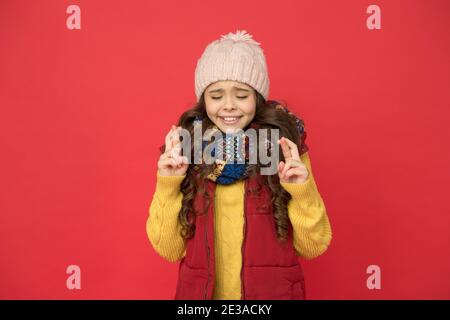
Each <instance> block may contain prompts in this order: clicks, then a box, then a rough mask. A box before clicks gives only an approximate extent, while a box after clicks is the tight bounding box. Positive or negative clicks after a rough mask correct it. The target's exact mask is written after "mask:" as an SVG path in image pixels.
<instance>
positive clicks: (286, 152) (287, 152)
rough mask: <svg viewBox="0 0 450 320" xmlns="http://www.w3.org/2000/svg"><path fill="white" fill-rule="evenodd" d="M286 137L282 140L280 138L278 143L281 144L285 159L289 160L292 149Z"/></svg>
mask: <svg viewBox="0 0 450 320" xmlns="http://www.w3.org/2000/svg"><path fill="white" fill-rule="evenodd" d="M284 139H285V138H284V137H281V139H280V140H278V143H279V144H280V146H281V151H282V152H283V156H284V159H285V160H288V159H290V158H291V151H290V149H289V146H288V145H287V143H286V141H285V140H284Z"/></svg>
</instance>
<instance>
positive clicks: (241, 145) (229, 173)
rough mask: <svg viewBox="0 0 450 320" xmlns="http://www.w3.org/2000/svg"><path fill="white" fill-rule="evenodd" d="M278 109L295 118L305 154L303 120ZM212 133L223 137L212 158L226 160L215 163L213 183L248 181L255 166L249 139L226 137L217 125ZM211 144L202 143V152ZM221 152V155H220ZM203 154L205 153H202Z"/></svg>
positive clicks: (233, 136) (198, 170)
mask: <svg viewBox="0 0 450 320" xmlns="http://www.w3.org/2000/svg"><path fill="white" fill-rule="evenodd" d="M276 108H277V109H281V110H283V111H285V112H286V113H288V114H289V115H290V116H291V117H293V118H294V120H295V123H296V126H297V130H298V132H299V135H300V137H301V142H302V143H301V150H300V152H299V153H300V154H303V153H304V152H306V151H307V150H308V146H307V145H306V144H305V143H304V141H305V139H306V131H305V129H304V122H303V120H301V119H299V118H297V117H296V116H295V115H294V114H293V113H291V112H290V111H288V110H287V109H286V107H283V106H282V105H280V104H279V105H277V106H276ZM195 121H202V118H201V117H196V119H195V120H194V124H195ZM249 128H255V129H257V128H258V126H257V125H255V124H254V123H251V124H250V126H249ZM208 129H212V131H211V132H216V133H218V134H221V135H222V139H221V143H218V144H217V145H216V148H212V149H211V156H212V157H215V156H216V155H219V154H223V155H225V159H226V160H223V159H217V160H216V161H215V163H214V168H213V171H212V172H211V173H210V174H209V175H208V176H207V177H208V179H210V180H211V181H213V182H215V183H218V184H225V185H228V184H232V183H234V182H236V181H239V180H243V179H246V178H247V177H248V174H249V172H250V169H251V166H252V165H253V164H249V150H248V145H249V138H248V137H247V136H245V135H244V136H238V135H226V134H225V133H224V132H222V131H221V130H220V129H219V128H218V127H217V126H216V125H212V126H211V127H210V128H208ZM210 143H211V140H208V139H207V140H204V141H203V142H202V152H203V150H204V148H206V146H207V145H208V144H210ZM266 145H267V148H270V147H271V146H270V142H268V143H267V144H266ZM219 152H220V153H219ZM202 154H203V153H202ZM201 168H202V167H201V165H199V164H196V165H195V166H194V170H195V171H197V172H200V170H201Z"/></svg>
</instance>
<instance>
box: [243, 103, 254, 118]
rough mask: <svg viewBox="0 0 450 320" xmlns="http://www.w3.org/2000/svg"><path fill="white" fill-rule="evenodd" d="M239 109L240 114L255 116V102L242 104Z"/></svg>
mask: <svg viewBox="0 0 450 320" xmlns="http://www.w3.org/2000/svg"><path fill="white" fill-rule="evenodd" d="M240 108H241V110H242V112H243V113H245V114H246V115H247V116H251V117H253V116H254V115H255V111H256V105H255V102H253V101H248V102H245V103H242V104H241V106H240Z"/></svg>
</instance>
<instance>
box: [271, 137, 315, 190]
mask: <svg viewBox="0 0 450 320" xmlns="http://www.w3.org/2000/svg"><path fill="white" fill-rule="evenodd" d="M278 143H279V144H280V145H281V150H282V152H283V155H284V159H285V161H286V163H284V162H283V161H280V163H279V164H278V177H280V182H288V183H304V182H305V181H306V180H307V179H308V175H309V172H308V169H307V168H306V166H305V164H304V163H303V162H302V160H301V159H300V156H299V153H298V148H297V145H296V144H295V143H294V142H292V141H291V140H289V139H288V138H285V137H281V139H279V140H278Z"/></svg>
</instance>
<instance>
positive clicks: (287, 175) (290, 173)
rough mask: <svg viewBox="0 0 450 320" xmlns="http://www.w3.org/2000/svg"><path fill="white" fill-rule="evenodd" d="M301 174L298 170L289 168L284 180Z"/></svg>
mask: <svg viewBox="0 0 450 320" xmlns="http://www.w3.org/2000/svg"><path fill="white" fill-rule="evenodd" d="M300 173H301V172H300V170H299V169H298V168H291V169H290V170H288V171H287V172H286V178H290V177H292V176H296V175H299V174H300Z"/></svg>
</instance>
